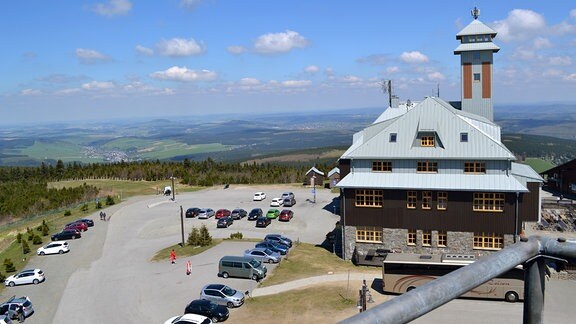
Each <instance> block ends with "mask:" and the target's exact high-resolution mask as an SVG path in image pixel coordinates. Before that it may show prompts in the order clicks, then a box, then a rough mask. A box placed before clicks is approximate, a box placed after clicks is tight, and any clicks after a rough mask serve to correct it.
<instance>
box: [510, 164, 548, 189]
mask: <svg viewBox="0 0 576 324" xmlns="http://www.w3.org/2000/svg"><path fill="white" fill-rule="evenodd" d="M511 172H512V175H513V176H514V177H515V178H516V179H517V180H518V181H520V182H521V183H522V184H523V185H527V183H528V182H544V179H542V177H541V176H540V175H539V174H538V173H536V171H534V169H532V167H531V166H529V165H527V164H521V163H515V162H512V170H511Z"/></svg>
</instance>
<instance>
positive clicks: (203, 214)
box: [198, 208, 214, 219]
mask: <svg viewBox="0 0 576 324" xmlns="http://www.w3.org/2000/svg"><path fill="white" fill-rule="evenodd" d="M212 216H214V210H213V209H212V208H205V209H200V211H199V212H198V219H208V218H210V217H212Z"/></svg>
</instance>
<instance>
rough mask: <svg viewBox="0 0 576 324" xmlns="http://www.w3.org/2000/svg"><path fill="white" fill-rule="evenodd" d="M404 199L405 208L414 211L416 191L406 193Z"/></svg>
mask: <svg viewBox="0 0 576 324" xmlns="http://www.w3.org/2000/svg"><path fill="white" fill-rule="evenodd" d="M407 194H408V196H407V199H406V208H408V209H416V191H408V193H407Z"/></svg>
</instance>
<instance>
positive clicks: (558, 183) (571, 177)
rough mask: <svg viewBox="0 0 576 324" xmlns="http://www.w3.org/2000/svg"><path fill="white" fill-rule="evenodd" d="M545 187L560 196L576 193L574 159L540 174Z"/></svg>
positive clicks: (575, 166)
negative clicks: (543, 179)
mask: <svg viewBox="0 0 576 324" xmlns="http://www.w3.org/2000/svg"><path fill="white" fill-rule="evenodd" d="M541 175H542V176H543V177H544V178H545V180H546V183H545V186H546V187H548V188H549V189H550V190H552V191H557V192H559V193H561V194H565V195H566V194H574V193H576V190H574V189H576V159H575V160H572V161H569V162H566V163H564V164H561V165H559V166H556V167H554V168H552V169H549V170H546V171H544V172H542V173H541Z"/></svg>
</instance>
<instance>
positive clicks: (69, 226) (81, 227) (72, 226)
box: [64, 222, 88, 232]
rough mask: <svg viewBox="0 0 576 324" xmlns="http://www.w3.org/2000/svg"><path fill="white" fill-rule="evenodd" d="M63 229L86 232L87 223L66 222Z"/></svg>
mask: <svg viewBox="0 0 576 324" xmlns="http://www.w3.org/2000/svg"><path fill="white" fill-rule="evenodd" d="M64 229H75V230H78V231H81V232H86V231H87V230H88V225H86V223H83V222H73V223H68V224H66V227H64Z"/></svg>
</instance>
